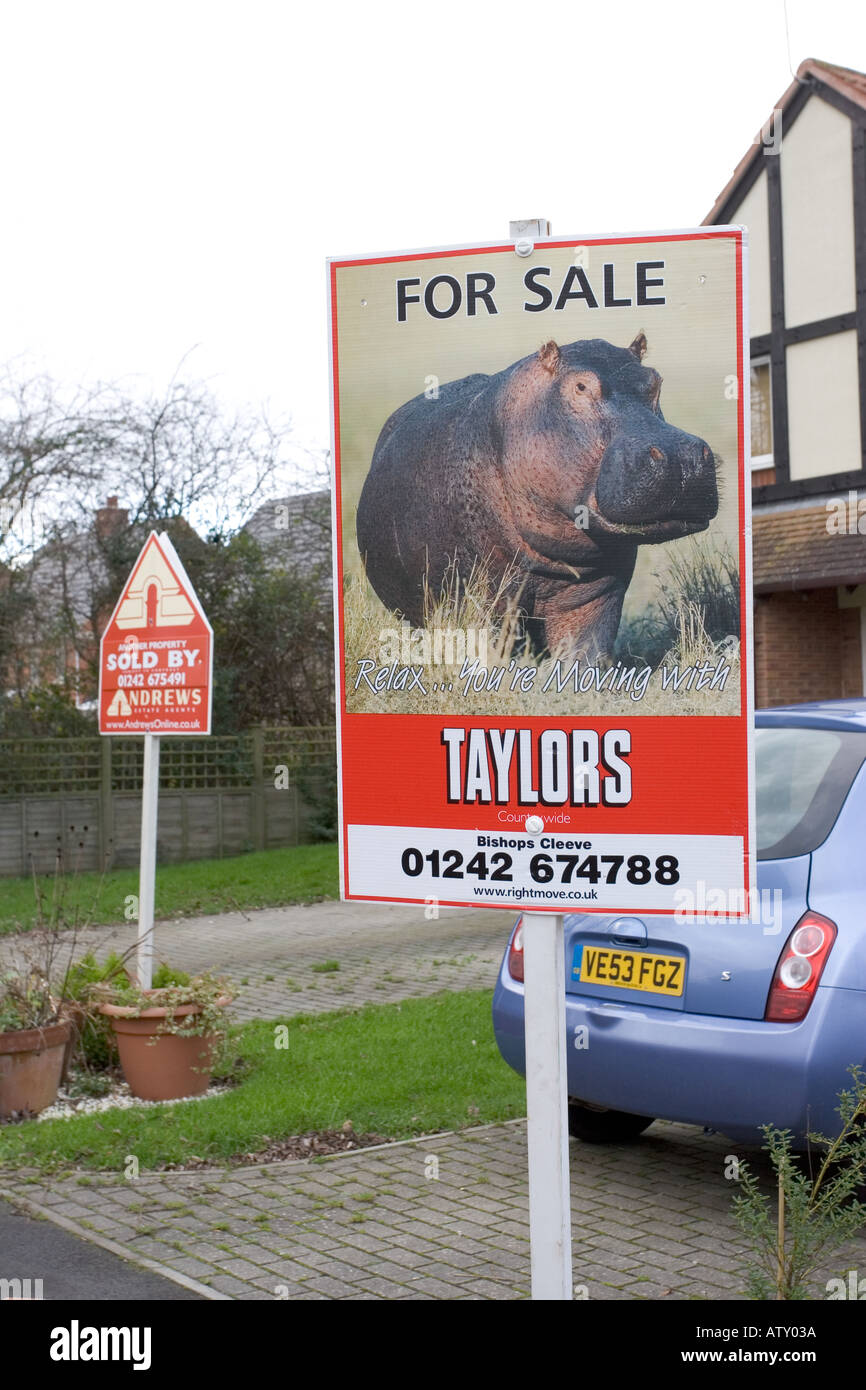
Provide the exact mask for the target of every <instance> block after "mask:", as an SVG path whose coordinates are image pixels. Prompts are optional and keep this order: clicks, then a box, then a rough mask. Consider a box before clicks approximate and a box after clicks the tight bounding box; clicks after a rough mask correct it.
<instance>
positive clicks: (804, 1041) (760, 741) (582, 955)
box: [493, 699, 866, 1148]
mask: <svg viewBox="0 0 866 1390" xmlns="http://www.w3.org/2000/svg"><path fill="white" fill-rule="evenodd" d="M755 725H756V728H755V761H756V789H757V844H758V860H759V863H758V876H757V877H758V889H759V893H758V899H759V901H758V903H756V904H753V908H752V913H751V920H750V921H743V920H741V921H726V920H723V919H722V918H721V917H719V918H718V919H716V920H714V919H713V916H712V913H713V911H714V904H713V900H712V898H711V895H710V893H709V891H708V892H707V898H706V903H705V909H706V913H707V917H706V920H705V921H702V922H700V923H695V922H691V923H690V922H687V921H678V920H677V915H679V914H677V915H671V916H654V915H652V914H648V915H647V916H645V917H641V915H640V914H639V913H635V914H633V915H632V914H629V915H623V914H621V915H619V916H617V917H609V916H595V915H588V914H583V913H574V914H571V915H568V916H566V918H565V974H566V1021H567V1027H568V1093H569V1129H570V1131H571V1133H572V1134H573V1135H574V1136H575V1137H576V1138H579V1139H583V1140H586V1141H589V1142H595V1143H609V1142H611V1141H617V1140H626V1139H633V1138H636V1137H637V1135H639V1134H640V1133H641V1132H642V1131H643V1130H645V1129H646V1128H647V1126H648V1125H650V1124H652V1122H653V1120H654V1119H666V1120H678V1121H681V1122H684V1123H687V1124H696V1125H705V1126H708V1127H710V1128H712V1129H716V1130H720V1131H722V1132H723V1133H725V1134H727V1135H729V1136H730V1137H731V1138H733V1139H740V1140H745V1141H754V1140H760V1139H761V1134H760V1127H761V1126H762V1125H765V1124H772V1125H776V1126H778V1127H779V1128H780V1129H788V1130H790V1131H791V1132H792V1134H793V1135H794V1141H795V1144H796V1146H797V1147H801V1148H802V1147H804V1146H805V1142H806V1136H807V1135H808V1134H809V1133H811V1132H816V1131H817V1132H819V1133H824V1134H836V1133H838V1131H839V1127H840V1122H839V1116H838V1113H837V1107H838V1104H839V1100H838V1095H839V1092H840V1091H841V1090H842V1089H844V1088H846V1087H850V1086H851V1084H852V1078H851V1074H850V1071H849V1068H850V1067H851V1065H852V1064H854V1063H856V1064H858V1065H863V1064H864V1062H866V699H857V700H847V701H828V702H824V703H817V704H810V705H796V706H789V707H786V708H780V709H769V710H761V711H760V712H759V713H758V714H757V715H756V717H755ZM696 906H697V907H698V909H699V910H700V909H701V903H700V901H698V902H697V903H696ZM657 962H664V964H662V965H659V964H657ZM636 985H638V986H639V988H636V987H635V986H636ZM493 1023H494V1029H495V1032H496V1040H497V1043H498V1045H499V1050H500V1052H501V1053H502V1056H503V1057H504V1059H505V1061H506V1062H508V1064H509V1065H510V1066H512V1067H514V1068H515V1070H516V1071H519V1072H521V1073H523V1072H525V1060H524V1041H523V954H522V943H521V928H520V921H519V920H518V922H517V923H516V925H515V928H514V930H513V932H512V934H511V938H510V940H509V943H508V947H507V949H506V952H505V956H504V959H503V961H502V967H501V970H500V973H499V979H498V982H497V986H496V991H495V994H494V999H493Z"/></svg>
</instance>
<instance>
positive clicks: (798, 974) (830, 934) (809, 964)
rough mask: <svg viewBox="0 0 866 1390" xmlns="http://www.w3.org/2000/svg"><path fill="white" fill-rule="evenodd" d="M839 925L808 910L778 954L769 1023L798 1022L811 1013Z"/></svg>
mask: <svg viewBox="0 0 866 1390" xmlns="http://www.w3.org/2000/svg"><path fill="white" fill-rule="evenodd" d="M835 940H836V924H835V922H831V921H830V919H829V917H822V916H821V914H820V912H805V913H804V914H803V916H802V917H801V918H800V920H799V922H798V923H797V925H796V927H795V928H794V930H793V931H792V932H791V935H790V936H789V937H788V940H787V942H786V944H785V949H784V951H783V952H782V954H781V956H780V957H779V963H778V965H777V966H776V973H775V975H774V976H773V983H772V985H771V986H770V995H769V998H768V999H767V1008H766V1010H765V1012H764V1018H765V1019H766V1020H767V1022H768V1023H799V1022H800V1021H801V1019H804V1018H805V1017H806V1014H807V1013H808V1012H809V1006H810V1004H811V1003H812V1000H813V999H814V997H815V990H816V989H817V988H818V982H819V980H820V979H821V972H822V970H823V969H824V965H825V963H826V960H827V957H828V955H829V954H830V948H831V946H832V945H833V942H834V941H835Z"/></svg>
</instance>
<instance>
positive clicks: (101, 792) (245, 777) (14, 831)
mask: <svg viewBox="0 0 866 1390" xmlns="http://www.w3.org/2000/svg"><path fill="white" fill-rule="evenodd" d="M334 747H335V745H334V730H333V728H328V727H326V728H321V729H319V728H312V729H296V728H277V727H267V728H259V729H254V730H251V731H249V732H248V733H244V734H240V735H237V736H236V737H219V738H210V739H168V738H167V739H165V740H163V744H162V749H161V754H162V756H161V758H160V763H161V766H160V793H159V824H158V828H157V862H158V863H174V862H180V861H182V860H186V859H211V858H221V857H222V856H229V855H235V854H243V853H245V852H247V851H249V850H253V849H276V848H281V847H283V846H288V845H296V844H302V843H305V842H307V841H309V840H310V839H315V838H317V837H318V835H319V834H320V821H321V809H320V806H319V799H320V797H321V795H322V793H323V790H324V791H325V792H326V789H327V788H328V786H329V785H330V784H331V782H332V780H333V776H334V771H333V769H334ZM141 768H142V740H141V739H109V738H105V739H68V740H65V739H32V740H22V739H18V740H14V741H13V740H5V741H4V740H0V877H3V876H13V875H23V874H30V873H32V872H33V870H34V869H35V870H36V872H37V873H51V872H53V870H54V869H55V867H56V865H57V857H58V853H60V855H61V859H62V863H63V866H64V868H65V869H66V870H68V871H74V870H76V869H78V870H79V871H82V872H83V871H86V870H101V869H102V868H103V867H104V866H106V864H107V865H108V867H114V868H133V867H134V866H136V865H137V864H138V860H139V834H140V825H141ZM278 769H282V770H284V771H279V772H278ZM299 777H300V780H301V782H302V786H299ZM305 795H306V796H309V797H312V799H313V801H314V803H315V804H314V805H312V806H311V805H309V804H308V802H307V801H306V800H305Z"/></svg>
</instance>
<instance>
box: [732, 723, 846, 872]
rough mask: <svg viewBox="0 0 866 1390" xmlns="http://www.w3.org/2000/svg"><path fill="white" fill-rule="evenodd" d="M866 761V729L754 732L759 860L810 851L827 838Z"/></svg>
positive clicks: (776, 728) (774, 727) (796, 729)
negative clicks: (853, 730)
mask: <svg viewBox="0 0 866 1390" xmlns="http://www.w3.org/2000/svg"><path fill="white" fill-rule="evenodd" d="M864 759H866V733H855V732H849V731H847V730H845V731H839V730H836V729H810V728H802V727H800V728H796V727H788V728H779V727H778V726H772V727H769V726H764V727H763V728H758V729H756V730H755V784H756V800H757V813H758V814H757V824H758V858H759V859H789V858H791V857H793V856H794V855H797V854H809V853H810V851H811V850H813V849H817V848H818V846H819V845H820V844H821V843H822V842H823V841H824V840H826V838H827V836H828V835H829V833H830V831H831V830H832V828H833V824H834V822H835V820H836V817H837V816H838V814H839V812H840V810H841V809H842V803H843V801H844V800H845V797H846V796H847V795H848V791H849V789H850V787H851V783H852V782H853V780H854V778H855V776H856V775H857V772H858V771H859V769H860V767H861V765H862V763H863V761H864Z"/></svg>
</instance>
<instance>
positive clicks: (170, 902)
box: [0, 844, 339, 935]
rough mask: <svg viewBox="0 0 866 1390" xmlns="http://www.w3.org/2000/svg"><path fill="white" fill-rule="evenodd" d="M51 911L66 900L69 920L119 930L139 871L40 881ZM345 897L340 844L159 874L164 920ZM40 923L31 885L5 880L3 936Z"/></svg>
mask: <svg viewBox="0 0 866 1390" xmlns="http://www.w3.org/2000/svg"><path fill="white" fill-rule="evenodd" d="M38 884H39V888H40V891H41V893H42V895H43V897H44V899H45V901H46V903H47V905H48V906H49V909H50V905H51V903H52V902H53V901H55V899H56V897H58V895H59V901H60V903H61V910H62V913H63V915H64V917H65V918H66V920H67V921H69V922H70V923H71V922H72V921H74V920H75V917H76V913H77V914H78V915H79V919H80V920H81V921H83V922H91V921H92V922H96V923H100V924H102V923H104V924H106V925H113V924H114V923H117V922H122V921H123V919H124V907H125V901H126V899H127V898H128V897H130V896H131V895H133V894H137V893H138V869H137V868H135V869H113V870H111V872H110V873H107V874H106V875H105V877H104V878H103V877H102V876H101V875H100V874H96V873H89V874H75V875H69V876H68V877H66V878H64V879H63V880H62V881H58V883H57V884H55V880H54V878H53V876H51V875H40V877H39V879H38ZM338 893H339V884H338V878H337V847H336V845H332V844H326V845H299V846H297V847H296V848H292V849H271V850H263V851H261V852H258V853H255V854H239V855H236V856H235V857H234V858H231V859H198V860H194V861H192V862H190V863H186V864H164V865H161V866H159V867H158V868H157V871H156V915H157V917H187V916H192V915H197V914H199V913H210V912H230V911H232V910H234V909H236V908H251V907H276V906H279V905H280V904H283V903H308V902H318V901H319V900H320V899H322V898H336V897H337V896H338ZM35 924H36V891H35V888H34V883H33V880H32V879H30V878H0V935H2V934H4V933H6V932H10V931H16V930H18V929H20V928H21V927H32V926H34V925H35Z"/></svg>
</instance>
